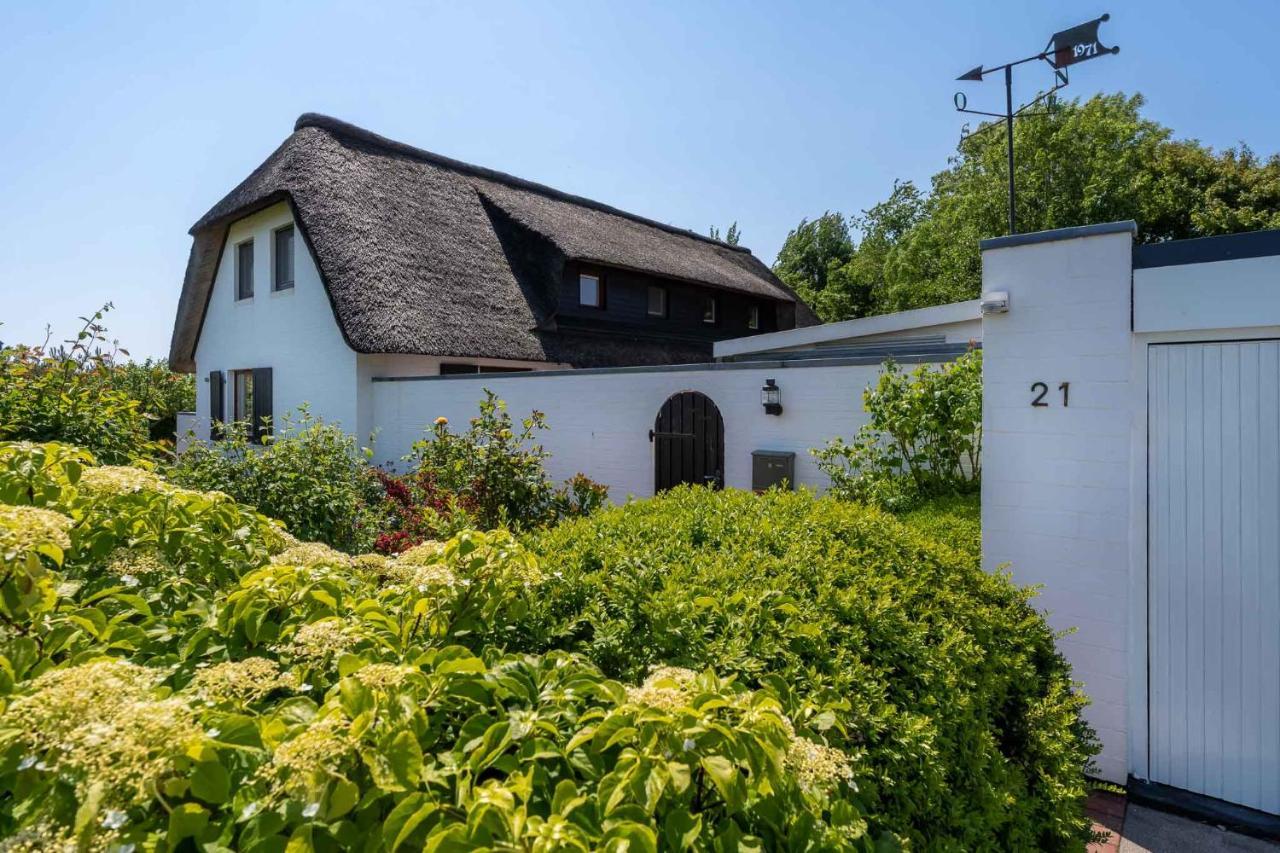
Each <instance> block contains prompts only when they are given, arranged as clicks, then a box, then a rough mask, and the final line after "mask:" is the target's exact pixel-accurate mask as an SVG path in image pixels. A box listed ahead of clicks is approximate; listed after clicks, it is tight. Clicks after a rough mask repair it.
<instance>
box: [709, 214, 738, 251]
mask: <svg viewBox="0 0 1280 853" xmlns="http://www.w3.org/2000/svg"><path fill="white" fill-rule="evenodd" d="M711 239H712V240H721V239H723V241H724V242H726V243H728V244H729V245H730V246H736V245H738V242H739V241H740V240H741V239H742V232H741V231H739V230H738V222H737V220H734V223H733V224H732V225H730V226H729V230H728V231H726V232H725V235H724V237H723V238H722V237H721V236H720V229H719V228H717V227H715V226H714V225H712V226H711Z"/></svg>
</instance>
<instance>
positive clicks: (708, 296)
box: [702, 293, 720, 326]
mask: <svg viewBox="0 0 1280 853" xmlns="http://www.w3.org/2000/svg"><path fill="white" fill-rule="evenodd" d="M708 305H709V306H711V319H709V320H708V319H707V306H708ZM702 325H704V326H718V325H720V298H719V297H717V296H716V295H715V294H713V293H705V294H703V296H702Z"/></svg>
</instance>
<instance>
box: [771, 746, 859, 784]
mask: <svg viewBox="0 0 1280 853" xmlns="http://www.w3.org/2000/svg"><path fill="white" fill-rule="evenodd" d="M786 761H787V769H789V770H790V771H791V772H792V774H793V775H794V776H795V777H796V781H797V782H799V783H800V787H802V788H805V789H808V790H818V791H821V790H826V789H829V788H832V787H834V786H835V785H837V784H839V783H840V782H841V781H842V780H844V781H848V780H850V779H852V778H853V765H852V763H851V762H850V761H849V756H847V755H845V754H844V753H843V752H841V751H840V750H838V749H835V748H834V747H830V746H826V745H825V744H821V743H815V742H814V741H811V740H808V739H807V738H802V737H796V738H792V740H791V745H790V746H789V747H788V748H787V760H786Z"/></svg>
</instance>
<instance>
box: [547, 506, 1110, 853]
mask: <svg viewBox="0 0 1280 853" xmlns="http://www.w3.org/2000/svg"><path fill="white" fill-rule="evenodd" d="M919 512H920V513H925V512H926V510H924V509H921V510H919ZM912 523H913V525H915V526H916V527H920V526H924V525H925V524H926V523H927V522H926V520H925V519H924V518H922V517H920V516H917V517H915V518H913V519H912ZM971 529H972V528H971ZM532 541H533V547H534V549H535V551H536V552H537V553H538V554H539V555H540V557H541V559H542V561H543V563H544V565H546V566H554V567H555V568H556V573H555V574H554V575H553V577H551V578H550V579H549V580H548V581H547V582H546V583H545V584H544V585H543V586H542V587H541V588H540V591H539V595H538V597H537V599H536V601H534V603H533V610H532V611H531V614H530V617H529V619H528V620H527V622H526V624H525V627H524V628H523V630H526V631H528V632H529V636H528V638H527V639H525V640H522V643H523V644H527V645H528V646H529V647H531V648H533V649H553V648H555V649H563V650H568V651H576V652H580V653H582V654H584V655H586V656H587V657H588V658H590V659H591V660H593V661H594V662H595V663H596V664H597V665H599V666H600V667H601V668H602V669H603V670H604V672H605V673H606V674H607V675H609V676H612V677H614V678H619V679H623V680H634V679H637V678H640V677H642V676H643V675H644V673H646V672H648V671H649V670H650V668H651V667H653V666H655V665H658V664H664V665H676V666H682V667H687V668H689V669H692V670H701V669H704V668H708V667H710V668H714V669H715V670H716V672H718V673H721V674H732V675H736V676H737V677H738V678H739V679H740V680H741V681H743V682H744V683H746V684H748V685H761V686H764V687H767V688H768V689H770V690H771V691H772V692H774V693H775V695H777V696H778V697H780V699H781V700H782V701H783V703H784V706H785V707H788V708H792V709H795V713H796V714H797V715H798V717H797V720H798V721H803V722H804V724H805V725H807V726H809V727H811V728H813V729H814V730H816V731H820V732H822V733H823V736H824V737H825V738H826V741H827V743H828V745H829V746H832V747H834V748H836V749H838V750H840V751H841V752H842V753H843V754H845V755H847V756H849V757H850V759H851V762H852V763H851V765H850V767H851V773H852V782H853V784H854V786H855V787H854V789H853V790H851V791H850V792H849V795H850V797H851V798H852V799H851V800H850V802H852V803H854V804H855V805H856V806H857V808H858V811H859V813H861V814H862V815H864V819H865V820H866V821H867V824H868V826H869V828H870V831H871V832H872V834H873V835H875V834H878V833H892V834H894V835H896V836H900V837H903V838H906V839H909V840H910V841H912V842H913V843H914V844H916V845H918V846H920V847H923V848H938V849H950V850H977V849H1002V850H1055V849H1071V848H1074V849H1080V848H1081V847H1082V846H1083V843H1084V841H1085V840H1087V837H1088V836H1087V828H1088V824H1087V822H1086V821H1085V820H1084V819H1083V817H1082V814H1081V802H1082V799H1083V796H1084V793H1085V788H1084V785H1085V780H1084V775H1083V769H1084V767H1085V765H1086V764H1087V763H1088V761H1089V759H1090V756H1091V755H1092V754H1093V752H1094V751H1095V750H1096V743H1095V740H1094V738H1093V735H1092V733H1091V732H1090V731H1089V729H1088V728H1087V726H1086V725H1085V724H1084V723H1083V722H1082V720H1081V717H1080V711H1081V708H1082V706H1083V704H1084V701H1085V700H1083V699H1082V698H1081V697H1080V696H1078V695H1077V694H1075V693H1074V692H1073V690H1072V681H1071V673H1070V669H1069V666H1068V664H1067V663H1066V661H1065V660H1064V659H1063V658H1062V657H1061V656H1060V655H1059V654H1058V652H1057V650H1056V648H1055V645H1054V639H1055V638H1054V634H1053V632H1052V631H1051V630H1050V629H1049V627H1048V626H1047V625H1046V624H1045V622H1044V620H1043V618H1042V617H1041V616H1040V615H1039V614H1038V613H1037V611H1036V610H1035V609H1034V606H1033V601H1032V598H1031V595H1032V593H1031V592H1030V591H1028V590H1024V589H1020V588H1018V587H1016V586H1014V585H1013V584H1012V583H1010V581H1009V579H1008V577H1007V576H1005V575H1002V574H988V573H986V572H984V571H982V569H981V568H980V566H979V565H978V561H977V559H976V557H975V554H974V553H973V552H968V553H966V550H965V549H966V548H967V547H972V546H973V545H974V544H976V543H973V542H972V541H971V540H969V539H968V538H967V537H964V536H962V537H959V538H957V540H956V541H955V542H954V543H953V544H948V545H943V544H938V543H936V542H934V541H933V540H932V539H931V538H928V537H927V536H925V535H922V534H920V533H917V532H915V530H913V529H912V527H907V526H904V525H902V524H900V523H898V522H897V521H895V520H894V519H893V518H892V517H891V516H889V515H886V514H884V513H883V512H881V511H879V510H876V509H873V508H869V507H865V506H862V505H859V504H854V503H849V502H845V501H839V500H835V499H831V498H822V499H817V498H814V497H813V496H812V495H811V494H807V493H803V492H800V493H788V492H778V491H773V492H768V493H765V494H764V495H752V494H750V493H746V492H736V491H725V492H719V493H717V492H712V491H709V490H706V489H702V488H688V487H681V488H678V489H675V490H672V491H671V492H668V493H665V494H663V495H661V496H659V497H657V498H654V499H651V500H647V501H641V502H638V503H633V504H630V505H628V506H625V507H618V508H612V509H606V510H602V511H600V512H597V513H595V514H593V515H592V516H591V517H589V518H587V519H582V520H577V521H569V522H566V523H563V524H561V525H559V526H558V527H555V528H552V529H550V530H547V531H544V532H541V533H539V534H538V535H537V536H536V537H534V539H533V540H532Z"/></svg>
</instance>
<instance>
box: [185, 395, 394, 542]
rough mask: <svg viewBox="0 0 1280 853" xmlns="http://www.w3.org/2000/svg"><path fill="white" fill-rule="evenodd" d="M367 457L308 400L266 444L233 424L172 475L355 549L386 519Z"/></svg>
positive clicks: (307, 534)
mask: <svg viewBox="0 0 1280 853" xmlns="http://www.w3.org/2000/svg"><path fill="white" fill-rule="evenodd" d="M367 460H368V451H367V450H362V449H361V448H360V447H359V446H358V445H357V444H356V441H355V439H354V438H352V437H351V436H350V435H349V434H348V433H347V432H345V431H344V430H343V429H342V428H341V427H339V426H337V425H334V424H327V423H324V422H323V421H321V420H320V419H319V418H316V417H314V416H312V415H311V413H310V412H309V411H308V410H307V408H306V407H305V406H304V407H302V408H301V409H300V410H299V412H298V415H297V417H296V419H295V418H291V417H286V418H285V419H284V420H283V421H282V422H281V423H280V424H277V425H276V426H275V429H274V435H273V436H272V437H271V438H270V439H269V440H268V442H267V444H266V446H265V447H261V446H259V445H256V444H253V443H252V442H251V441H250V439H249V430H248V429H247V427H245V426H244V425H237V424H233V425H231V426H229V427H228V429H227V430H226V436H225V438H224V439H223V440H221V441H218V442H215V443H212V444H206V443H203V442H196V443H193V444H192V446H191V447H190V448H188V449H187V450H186V451H185V452H184V453H183V454H182V455H181V456H179V457H178V459H177V461H176V462H175V463H174V466H173V468H172V470H171V471H170V473H169V476H170V478H171V479H172V480H173V482H174V483H177V484H178V485H180V486H186V487H188V488H192V489H202V490H217V491H220V492H224V493H226V494H228V495H230V496H231V497H233V498H235V499H236V500H237V501H240V502H241V503H246V504H249V505H250V506H253V507H256V508H257V509H258V510H259V511H260V512H263V513H265V514H267V515H269V516H271V517H272V518H277V519H279V520H281V521H283V522H284V523H285V524H286V525H287V526H288V527H289V529H290V530H291V531H293V532H294V533H295V534H297V535H298V536H300V537H302V538H303V539H309V540H316V541H320V542H324V543H326V544H328V545H331V546H333V547H334V548H338V549H340V550H343V551H347V552H351V553H356V552H359V551H365V550H369V548H371V547H372V545H373V540H374V537H375V536H376V535H377V533H378V529H379V523H380V521H379V519H378V517H377V515H376V511H375V509H374V508H375V507H376V506H377V505H378V504H379V502H380V498H381V489H380V487H379V484H378V481H377V478H376V476H375V474H374V472H373V470H372V469H371V468H370V467H369V465H368V461H367Z"/></svg>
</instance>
